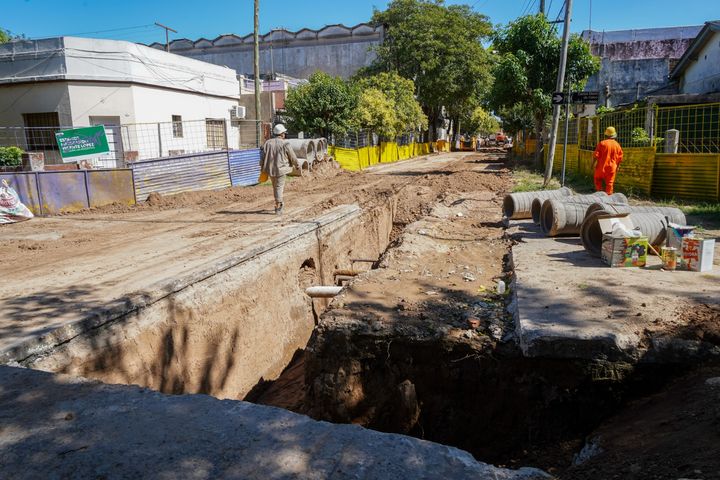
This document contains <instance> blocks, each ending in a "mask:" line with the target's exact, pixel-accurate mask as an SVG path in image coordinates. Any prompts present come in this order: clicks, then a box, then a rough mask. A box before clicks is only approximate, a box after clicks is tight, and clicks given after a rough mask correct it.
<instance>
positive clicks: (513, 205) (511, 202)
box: [503, 187, 572, 220]
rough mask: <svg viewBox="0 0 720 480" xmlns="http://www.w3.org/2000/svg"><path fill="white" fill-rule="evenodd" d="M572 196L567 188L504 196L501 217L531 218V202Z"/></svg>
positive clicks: (513, 218)
mask: <svg viewBox="0 0 720 480" xmlns="http://www.w3.org/2000/svg"><path fill="white" fill-rule="evenodd" d="M570 195H572V190H570V189H569V188H567V187H563V188H560V189H558V190H539V191H536V192H519V193H511V194H509V195H505V198H504V199H503V215H504V216H505V217H507V218H509V219H511V220H520V219H524V218H532V213H531V207H532V203H533V200H535V199H540V200H543V201H544V200H547V199H550V198H561V197H567V196H570Z"/></svg>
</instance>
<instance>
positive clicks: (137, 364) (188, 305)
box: [23, 198, 396, 398]
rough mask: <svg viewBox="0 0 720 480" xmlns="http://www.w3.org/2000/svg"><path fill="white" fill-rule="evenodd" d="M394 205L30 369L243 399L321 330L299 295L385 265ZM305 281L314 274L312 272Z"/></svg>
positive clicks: (201, 286)
mask: <svg viewBox="0 0 720 480" xmlns="http://www.w3.org/2000/svg"><path fill="white" fill-rule="evenodd" d="M395 204H396V200H395V198H390V199H388V200H386V201H384V202H382V203H379V204H378V205H376V206H374V207H373V208H370V209H368V210H367V211H364V212H361V211H360V210H359V209H357V207H355V210H354V213H352V214H349V215H347V216H345V217H343V218H340V219H338V220H336V221H333V222H331V223H329V224H327V225H326V226H319V227H317V228H315V229H311V230H309V231H308V232H307V233H305V234H303V235H301V236H299V237H297V238H294V239H292V240H289V241H287V242H286V243H285V244H284V245H282V246H280V247H278V248H274V249H272V250H270V251H268V252H266V253H263V254H261V255H259V256H257V257H255V258H253V259H251V260H249V261H247V262H245V263H242V264H240V265H237V266H235V267H232V268H229V269H227V270H224V271H220V272H218V273H216V274H214V275H212V276H210V277H209V278H207V279H205V280H203V281H200V282H197V283H194V284H192V285H190V286H188V287H186V288H184V289H182V290H180V291H178V292H175V293H172V294H170V295H168V296H166V297H165V298H163V299H161V300H160V301H157V302H155V303H152V304H151V305H149V306H147V307H144V308H141V309H139V310H136V311H135V312H132V313H128V314H126V315H124V316H123V317H121V318H119V319H117V320H114V321H112V322H110V323H108V324H105V325H103V326H101V327H99V328H96V329H94V330H91V331H88V332H85V333H83V334H81V335H78V336H76V337H75V338H73V339H72V340H70V341H68V342H66V343H64V344H62V345H60V346H58V347H56V348H55V349H54V350H52V351H51V352H50V353H49V354H45V355H43V356H41V357H31V358H29V359H27V360H25V361H24V362H23V365H24V366H27V367H30V368H34V369H39V370H44V371H50V372H56V373H68V374H72V375H76V376H83V377H89V378H93V379H97V380H100V381H102V382H105V383H122V384H136V385H140V386H143V387H149V388H152V389H154V390H158V391H161V392H164V393H173V394H181V393H206V394H211V395H214V396H217V397H219V398H243V397H244V396H245V395H246V394H247V393H248V392H249V391H250V390H251V389H252V388H253V386H255V385H256V384H257V383H258V382H259V381H260V380H261V379H264V380H271V379H275V378H277V376H279V374H280V373H281V372H282V370H283V369H284V367H285V366H286V365H287V364H288V363H289V362H290V360H291V359H292V357H293V354H294V353H295V351H296V350H297V349H299V348H304V347H305V345H306V344H307V341H308V339H309V337H310V334H311V333H312V331H313V328H314V326H315V321H314V314H313V308H315V309H320V308H322V307H323V306H324V305H323V302H324V301H317V300H316V302H317V304H316V305H314V306H313V304H312V301H311V300H310V298H309V297H307V296H306V295H305V294H304V290H303V288H302V287H301V285H300V280H299V273H300V270H301V266H302V265H303V264H306V265H308V264H309V265H313V266H314V267H315V268H314V271H312V269H310V274H311V275H313V277H314V278H312V279H311V280H312V282H313V283H315V282H317V283H318V284H332V280H333V278H332V277H333V272H334V270H335V269H347V268H350V267H351V265H350V260H349V259H350V258H355V257H362V258H377V257H378V256H379V255H380V254H381V253H382V252H383V251H384V249H385V248H386V245H387V243H388V242H389V239H390V232H391V229H392V220H393V216H394V212H395ZM306 273H307V272H306Z"/></svg>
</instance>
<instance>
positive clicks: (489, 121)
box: [461, 107, 500, 135]
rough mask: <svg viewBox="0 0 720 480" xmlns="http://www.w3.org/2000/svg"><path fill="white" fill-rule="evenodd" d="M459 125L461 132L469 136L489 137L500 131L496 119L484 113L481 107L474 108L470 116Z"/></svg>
mask: <svg viewBox="0 0 720 480" xmlns="http://www.w3.org/2000/svg"><path fill="white" fill-rule="evenodd" d="M461 125H462V126H463V130H464V131H466V132H468V133H470V134H471V135H475V134H480V135H490V134H491V133H495V132H497V131H498V130H499V129H500V123H499V122H498V120H497V118H495V117H494V116H493V115H491V114H490V113H488V112H486V111H485V110H484V109H483V108H482V107H477V108H475V110H473V111H472V113H471V114H470V116H469V117H467V118H466V119H464V120H463V121H462V122H461Z"/></svg>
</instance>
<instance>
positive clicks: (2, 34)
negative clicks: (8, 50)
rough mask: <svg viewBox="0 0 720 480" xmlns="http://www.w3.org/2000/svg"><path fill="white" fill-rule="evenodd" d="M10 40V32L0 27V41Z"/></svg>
mask: <svg viewBox="0 0 720 480" xmlns="http://www.w3.org/2000/svg"><path fill="white" fill-rule="evenodd" d="M10 40H12V36H11V35H10V32H8V31H7V30H4V29H2V28H0V43H6V42H9V41H10Z"/></svg>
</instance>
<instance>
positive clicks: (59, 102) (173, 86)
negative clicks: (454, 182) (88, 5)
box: [0, 37, 240, 166]
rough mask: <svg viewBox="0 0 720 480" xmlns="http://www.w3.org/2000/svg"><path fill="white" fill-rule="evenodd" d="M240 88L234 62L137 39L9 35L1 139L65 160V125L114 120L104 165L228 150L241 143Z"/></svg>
mask: <svg viewBox="0 0 720 480" xmlns="http://www.w3.org/2000/svg"><path fill="white" fill-rule="evenodd" d="M239 91H240V88H239V83H238V79H237V76H236V74H235V71H234V70H232V69H230V68H226V67H220V66H217V65H212V64H208V63H205V62H201V61H198V60H193V59H190V58H186V57H182V56H179V55H174V54H170V53H167V52H163V51H159V50H157V49H154V48H149V47H146V46H143V45H138V44H135V43H131V42H124V41H115V40H100V39H88V38H76V37H58V38H49V39H42V40H22V41H15V42H10V43H7V44H3V45H0V143H2V144H3V145H5V144H10V143H13V142H14V144H15V145H17V146H19V147H21V148H23V149H24V150H26V151H41V152H44V153H45V157H46V163H59V162H61V160H60V158H59V155H58V153H57V146H56V144H55V138H54V133H55V132H56V131H57V130H59V129H64V128H73V127H83V126H90V125H105V126H106V132H107V133H108V140H109V143H110V146H111V150H112V152H111V154H110V155H109V156H108V158H104V159H102V161H103V162H105V164H106V165H104V166H120V164H121V163H123V161H124V160H130V161H131V160H136V159H146V158H153V157H162V156H168V155H172V154H174V153H177V154H179V153H191V152H197V151H206V150H215V149H224V148H229V147H233V146H234V145H236V144H238V143H239V142H240V139H238V138H237V137H238V135H239V129H237V128H230V127H229V126H230V125H231V124H232V123H231V122H232V121H233V120H234V119H235V118H234V117H233V114H234V113H236V111H237V105H238V99H239ZM113 164H114V165H113Z"/></svg>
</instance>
